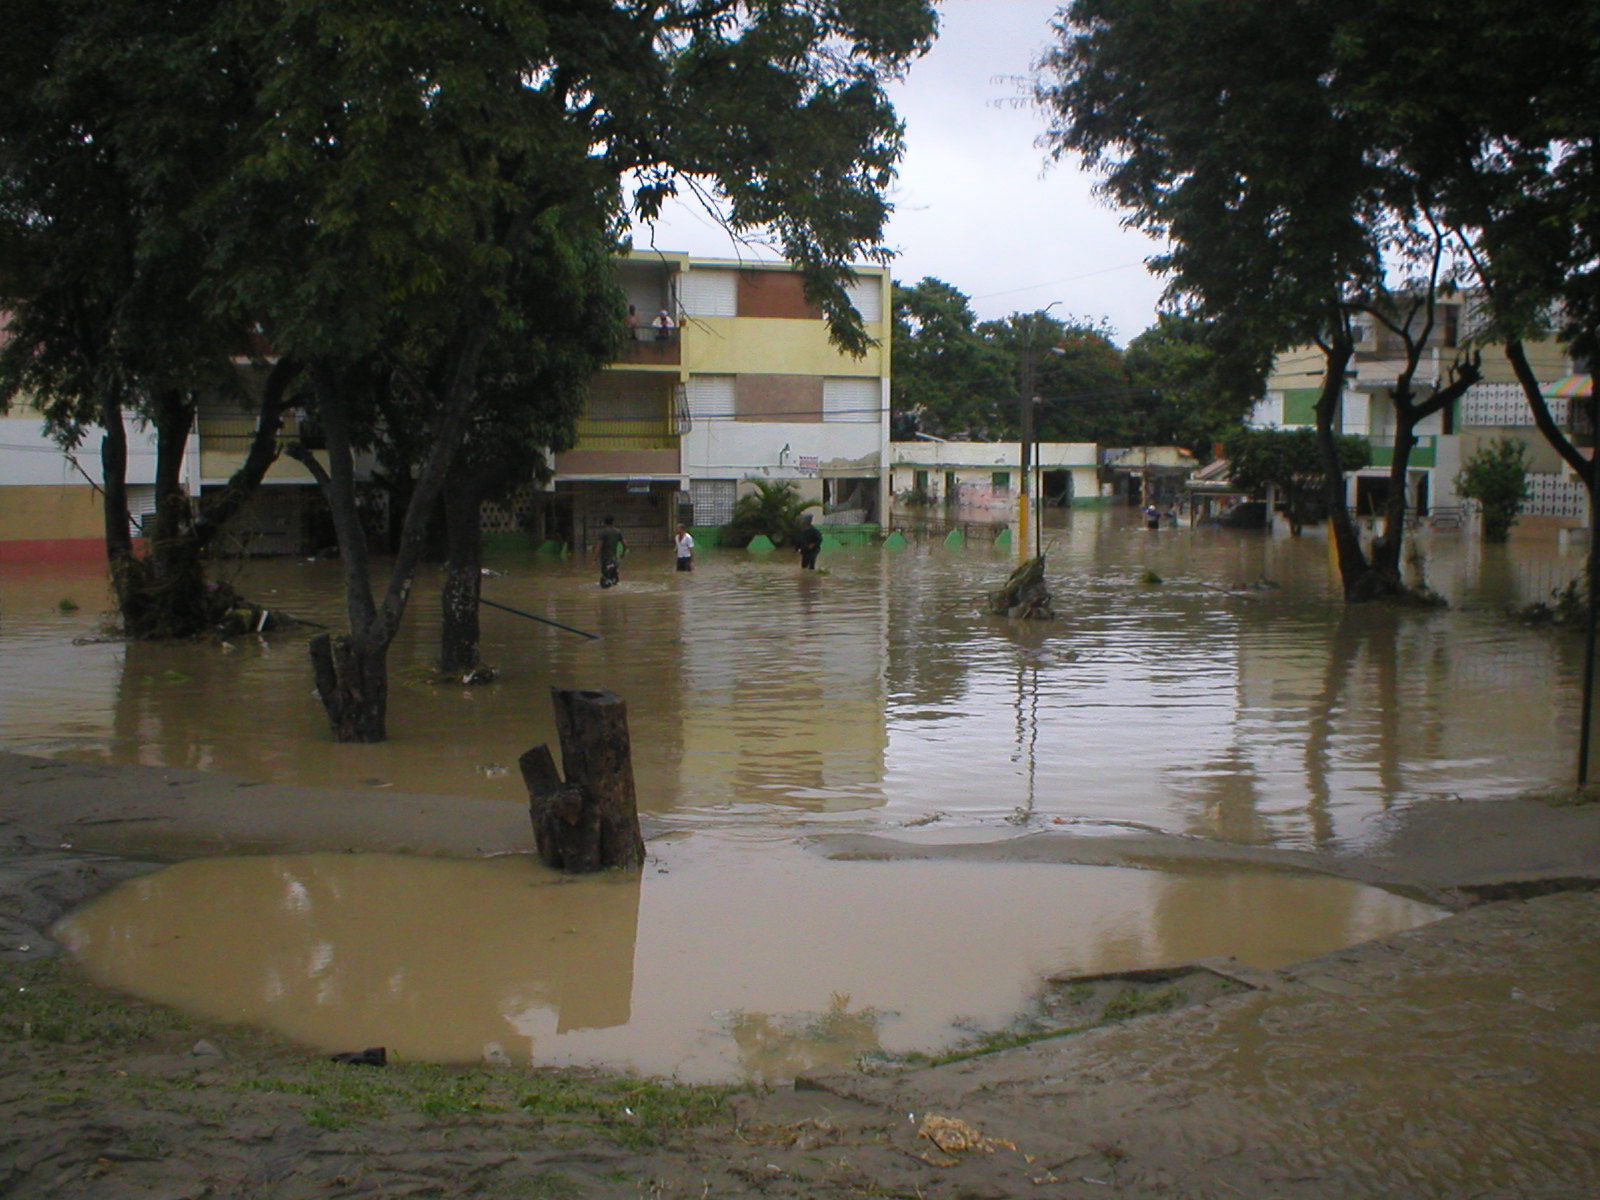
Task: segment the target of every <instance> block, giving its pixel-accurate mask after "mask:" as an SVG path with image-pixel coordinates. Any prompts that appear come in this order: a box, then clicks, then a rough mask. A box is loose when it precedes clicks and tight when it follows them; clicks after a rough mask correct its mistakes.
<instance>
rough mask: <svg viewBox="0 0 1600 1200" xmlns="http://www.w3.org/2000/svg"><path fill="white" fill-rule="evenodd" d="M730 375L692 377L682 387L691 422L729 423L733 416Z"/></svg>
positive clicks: (732, 381) (732, 379)
mask: <svg viewBox="0 0 1600 1200" xmlns="http://www.w3.org/2000/svg"><path fill="white" fill-rule="evenodd" d="M734 394H735V389H734V377H733V376H732V375H692V376H690V377H689V382H688V383H687V384H686V385H685V386H684V399H685V401H686V402H687V404H688V408H689V419H690V420H691V421H729V420H732V419H733V414H734Z"/></svg>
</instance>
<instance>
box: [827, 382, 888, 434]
mask: <svg viewBox="0 0 1600 1200" xmlns="http://www.w3.org/2000/svg"><path fill="white" fill-rule="evenodd" d="M881 397H882V389H881V388H880V386H879V384H878V380H877V379H876V378H872V379H824V380H823V381H822V419H823V420H824V421H865V422H868V423H870V424H877V422H878V421H879V419H880V418H881V417H882V415H883V412H882V410H883V401H882V398H881Z"/></svg>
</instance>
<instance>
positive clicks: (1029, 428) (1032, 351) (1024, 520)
mask: <svg viewBox="0 0 1600 1200" xmlns="http://www.w3.org/2000/svg"><path fill="white" fill-rule="evenodd" d="M1060 303H1061V301H1059V300H1052V301H1050V303H1049V304H1046V305H1045V306H1044V307H1043V308H1041V309H1040V310H1039V311H1038V312H1037V313H1030V314H1029V315H1028V316H1027V317H1025V318H1023V319H1024V320H1026V321H1027V322H1028V326H1027V332H1026V335H1025V337H1024V339H1023V343H1022V393H1021V395H1020V396H1019V397H1018V399H1019V401H1020V403H1021V406H1022V413H1021V416H1022V420H1021V423H1020V428H1021V433H1022V471H1021V476H1022V478H1021V480H1020V484H1021V486H1020V487H1018V488H1017V561H1018V562H1027V561H1028V549H1029V546H1028V543H1029V541H1030V540H1031V541H1033V542H1034V544H1035V546H1038V547H1040V548H1039V549H1036V550H1035V554H1042V553H1043V552H1044V551H1043V549H1042V543H1043V537H1042V532H1043V531H1042V530H1041V531H1040V533H1039V534H1036V535H1035V536H1034V537H1033V538H1032V539H1030V538H1029V537H1028V522H1029V520H1030V518H1032V517H1033V511H1032V504H1031V499H1032V496H1031V493H1032V491H1033V488H1032V486H1031V476H1032V475H1033V449H1034V447H1033V406H1034V403H1035V402H1036V401H1037V399H1038V397H1036V396H1035V395H1034V394H1033V377H1034V368H1035V367H1036V366H1037V354H1038V348H1037V347H1036V346H1035V345H1034V339H1035V338H1036V337H1037V336H1038V334H1039V325H1040V324H1042V323H1043V321H1044V319H1045V318H1046V317H1047V316H1048V315H1049V313H1050V310H1051V309H1052V308H1054V307H1055V306H1056V305H1058V304H1060ZM1057 353H1059V351H1058V352H1057ZM1038 520H1039V523H1040V524H1043V522H1044V516H1043V514H1040V516H1039V517H1038Z"/></svg>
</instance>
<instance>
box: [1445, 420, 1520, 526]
mask: <svg viewBox="0 0 1600 1200" xmlns="http://www.w3.org/2000/svg"><path fill="white" fill-rule="evenodd" d="M1456 491H1458V492H1460V493H1461V494H1462V495H1463V496H1465V497H1466V498H1467V499H1468V500H1475V501H1477V502H1478V504H1479V506H1480V507H1481V508H1482V509H1483V540H1484V541H1486V542H1504V541H1505V540H1507V539H1508V538H1509V537H1510V536H1511V527H1512V526H1513V525H1515V524H1516V523H1517V514H1518V513H1520V512H1521V511H1522V505H1523V503H1524V502H1525V501H1526V500H1527V499H1528V495H1529V491H1528V448H1527V447H1526V446H1524V445H1523V444H1522V443H1521V442H1519V441H1517V440H1516V439H1515V438H1496V439H1495V440H1494V441H1492V442H1490V443H1488V444H1487V445H1484V446H1480V447H1479V448H1478V451H1477V453H1476V454H1474V455H1473V456H1472V457H1471V458H1469V459H1467V461H1466V463H1465V464H1464V465H1463V466H1462V468H1461V470H1460V471H1459V472H1458V473H1457V475H1456Z"/></svg>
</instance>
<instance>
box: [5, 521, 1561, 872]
mask: <svg viewBox="0 0 1600 1200" xmlns="http://www.w3.org/2000/svg"><path fill="white" fill-rule="evenodd" d="M1070 516H1071V518H1072V523H1071V524H1069V525H1067V526H1065V527H1059V528H1054V529H1052V530H1051V531H1050V533H1051V541H1052V551H1051V558H1050V564H1051V575H1052V584H1053V586H1054V589H1055V592H1056V600H1057V609H1058V612H1059V613H1060V616H1061V619H1060V620H1059V621H1058V622H1055V623H1053V624H1049V625H1030V626H1027V627H1023V628H1016V627H1013V626H1009V625H1008V624H1007V623H1005V622H1003V621H997V620H995V619H993V618H990V617H988V616H986V615H984V614H983V612H982V611H981V606H980V604H979V603H978V601H979V599H980V598H981V596H982V594H983V592H984V590H985V588H987V587H988V586H990V585H992V584H993V583H994V582H996V581H997V580H998V579H999V578H1002V577H1003V576H1004V573H1005V571H1006V569H1007V568H1008V566H1009V560H1008V559H1007V558H1005V557H1004V556H1003V555H996V554H995V553H993V552H992V551H987V550H981V549H969V550H965V551H950V550H946V549H945V548H944V547H943V546H942V545H938V544H935V545H931V546H921V547H913V548H911V549H909V550H907V551H904V552H899V553H896V552H885V551H879V550H876V549H863V550H843V551H833V552H828V555H827V558H826V560H825V562H824V565H825V567H826V568H827V571H828V573H827V574H825V575H822V574H819V575H817V576H810V575H804V576H803V575H801V574H800V573H799V572H798V571H797V570H796V569H795V564H794V562H793V561H792V558H791V557H790V556H787V555H785V554H783V553H782V552H777V553H774V554H773V555H771V556H769V557H767V558H758V557H754V556H749V555H746V554H743V553H735V552H724V553H717V552H714V551H713V552H703V553H701V554H700V555H699V557H698V560H697V563H696V569H695V571H694V572H693V573H692V574H687V575H684V574H678V573H676V572H674V571H673V570H672V564H671V559H670V551H668V550H662V551H660V552H659V553H657V554H655V555H653V556H651V555H647V554H644V553H637V554H635V555H634V556H632V557H630V558H629V559H628V560H627V562H626V563H625V565H624V569H623V583H622V586H621V587H619V588H617V589H614V590H611V591H602V590H601V589H599V588H598V587H596V586H595V581H594V579H593V578H592V576H593V571H592V569H591V568H590V567H589V566H588V565H587V564H584V563H577V564H560V563H555V562H548V561H546V562H532V561H529V560H526V559H518V560H501V561H498V562H495V563H494V564H493V566H494V567H495V568H496V569H498V570H500V571H502V572H504V574H503V575H502V576H501V577H497V578H491V579H489V580H486V582H485V586H484V595H485V596H486V597H487V598H490V599H493V600H497V601H499V602H501V603H504V604H510V605H512V606H514V607H518V608H524V609H527V610H528V611H530V612H534V613H538V614H540V615H543V616H547V617H550V618H552V619H555V620H559V621H563V622H565V623H567V624H570V625H574V626H577V627H579V628H582V629H586V630H590V631H593V632H596V633H599V634H601V635H602V636H601V639H600V640H598V641H585V640H583V639H580V638H576V637H574V636H572V635H570V634H567V633H563V632H561V631H559V630H556V629H553V628H550V627H548V626H545V625H541V624H537V623H535V622H533V621H529V620H526V619H524V618H521V617H518V616H514V615H512V614H509V613H504V612H500V611H497V610H493V609H486V610H484V614H483V615H484V657H485V658H486V660H487V661H489V662H490V663H493V664H494V665H496V666H497V667H498V668H499V669H500V670H501V676H500V680H499V682H497V683H495V684H492V685H490V686H488V687H479V688H464V687H459V686H449V685H441V684H439V683H438V682H436V681H435V679H434V677H433V675H432V673H431V671H430V663H431V661H432V659H433V656H434V653H435V629H436V613H437V600H436V591H435V587H434V581H433V580H429V579H424V580H422V581H420V582H419V584H418V586H417V589H416V592H415V597H416V598H415V600H414V602H413V604H412V606H411V611H410V614H409V616H408V620H407V625H406V629H405V631H404V633H403V634H402V637H401V640H400V641H399V643H398V644H397V645H396V646H395V648H394V651H393V653H392V654H391V659H390V662H391V675H392V690H391V700H390V713H391V717H390V732H391V740H390V741H388V742H386V743H383V744H381V745H378V746H335V745H331V744H330V743H329V742H328V740H327V737H326V731H325V725H324V723H323V721H322V718H321V716H320V710H319V708H318V706H317V705H316V703H315V701H314V699H313V697H312V694H311V680H310V672H309V668H308V666H307V662H306V656H305V646H304V641H305V639H304V637H302V636H291V635H276V634H275V635H269V636H267V637H265V638H255V637H247V638H240V639H236V640H235V641H233V642H231V643H227V644H224V645H221V646H218V645H215V644H207V643H196V644H193V645H182V646H172V645H162V646H149V645H126V646H125V645H120V644H99V645H95V644H91V645H75V644H73V638H74V637H75V636H82V635H88V634H92V633H93V632H94V630H95V628H96V625H97V619H98V615H99V613H100V612H101V611H102V610H103V609H104V607H105V601H104V588H103V585H102V584H101V583H100V581H99V579H98V577H97V576H96V575H95V574H94V573H93V572H86V573H81V574H79V575H77V576H75V577H74V576H65V577H63V576H61V575H59V574H51V573H42V574H34V575H31V576H30V575H25V574H21V573H19V571H18V570H17V569H16V568H13V567H8V568H7V569H6V573H5V575H4V577H3V578H0V744H4V745H5V746H7V747H8V748H12V749H21V750H29V751H33V752H39V753H45V754H51V755H59V756H62V757H67V758H73V759H80V760H96V761H100V760H104V761H111V762H140V763H148V764H172V765H183V766H193V767H200V768H205V769H215V770H225V771H231V772H236V773H239V774H243V775H247V776H254V777H258V778H269V779H273V780H275V781H279V782H283V783H299V784H328V785H334V786H341V787H366V788H380V789H381V788H404V789H409V790H417V791H434V792H442V793H449V794H469V795H481V796H493V797H503V798H505V799H506V800H508V801H514V800H518V799H520V796H521V788H520V782H519V781H518V779H517V778H516V777H515V769H514V764H515V761H516V758H517V756H518V755H519V754H520V753H521V752H522V751H523V750H525V749H527V748H528V747H529V746H532V745H535V744H537V743H540V742H545V741H550V742H553V741H554V735H553V727H552V718H551V711H550V704H549V699H548V693H547V689H548V688H549V687H550V686H552V685H555V686H582V687H607V688H611V689H612V690H614V691H617V692H618V693H620V694H621V695H622V696H623V697H624V698H625V699H627V701H628V703H629V715H630V721H631V726H632V735H633V745H634V765H635V771H636V774H637V778H638V783H639V793H640V797H641V804H642V805H643V807H644V808H645V810H646V811H647V813H649V814H651V815H653V816H654V817H655V818H657V819H659V820H660V821H662V822H664V823H666V824H669V825H704V824H708V823H709V824H712V825H719V826H720V825H724V824H727V823H729V822H740V821H745V820H752V821H755V822H756V823H758V824H761V825H768V824H770V823H772V822H774V821H777V822H788V821H795V822H806V823H816V822H828V823H837V822H839V821H846V822H852V823H854V822H866V823H868V824H872V825H884V824H888V825H902V824H906V823H910V822H919V823H922V822H929V821H932V822H934V823H935V824H936V825H937V826H939V827H942V828H950V829H955V830H958V831H960V832H961V834H962V836H966V835H968V834H970V833H971V832H972V831H973V830H974V829H975V828H983V829H999V830H1001V831H1003V832H1007V833H1009V832H1014V831H1016V830H1019V829H1026V828H1030V827H1033V828H1037V827H1048V826H1051V825H1054V824H1059V823H1060V822H1072V823H1074V824H1078V825H1083V824H1098V825H1105V826H1107V827H1111V828H1115V827H1120V826H1123V825H1135V826H1140V827H1156V828H1160V829H1163V830H1167V831H1171V832H1186V833H1194V834H1200V835H1204V836H1208V837H1218V838H1223V839H1225V840H1229V841H1236V842H1251V843H1264V844H1275V845H1282V846H1296V847H1307V846H1318V845H1325V844H1327V843H1329V842H1330V841H1333V840H1335V839H1343V840H1359V839H1361V838H1362V837H1364V836H1365V834H1366V831H1367V829H1368V828H1369V826H1370V819H1371V818H1372V817H1373V816H1374V815H1376V814H1378V813H1381V812H1382V811H1384V810H1386V809H1388V808H1390V807H1392V806H1395V805H1402V804H1405V803H1406V802H1408V801H1410V800H1412V799H1414V798H1417V797H1422V796H1437V795H1449V794H1465V795H1470V796H1474V797H1481V796H1497V795H1505V794H1509V793H1513V792H1516V791H1519V790H1522V789H1524V788H1527V787H1529V786H1536V785H1541V784H1544V783H1546V782H1548V781H1550V780H1554V779H1561V778H1566V777H1568V776H1569V775H1570V772H1571V770H1572V761H1573V758H1574V753H1575V745H1576V740H1577V739H1576V720H1577V710H1578V691H1577V689H1578V681H1577V678H1576V676H1577V667H1578V664H1579V663H1580V661H1581V655H1580V652H1579V647H1578V645H1577V644H1576V642H1575V641H1573V640H1571V639H1567V638H1563V637H1561V636H1559V635H1552V634H1549V633H1547V632H1540V631H1529V630H1524V629H1522V628H1520V627H1517V626H1515V625H1512V624H1509V623H1508V622H1507V621H1505V620H1504V619H1503V608H1504V606H1505V605H1506V604H1508V603H1514V602H1526V601H1527V600H1532V599H1539V598H1542V596H1543V595H1544V594H1545V593H1546V592H1548V590H1549V587H1551V586H1554V585H1557V584H1560V583H1564V582H1565V581H1566V580H1567V579H1568V578H1570V577H1571V576H1572V574H1574V573H1575V572H1576V571H1577V570H1578V568H1579V561H1578V559H1577V558H1576V556H1568V557H1562V556H1559V555H1558V554H1557V553H1556V552H1555V551H1554V550H1553V549H1551V550H1547V551H1543V552H1542V554H1535V553H1533V552H1531V551H1526V550H1525V549H1523V548H1521V547H1519V548H1518V549H1517V550H1516V551H1514V552H1512V554H1511V555H1508V554H1507V553H1506V552H1504V551H1503V550H1502V551H1499V552H1494V551H1491V550H1487V549H1484V548H1481V547H1476V546H1471V545H1463V544H1462V543H1461V541H1460V540H1459V539H1456V538H1452V539H1439V540H1438V541H1437V542H1436V543H1435V544H1434V545H1432V546H1429V547H1428V548H1427V565H1426V569H1427V575H1428V579H1429V581H1430V583H1432V584H1433V586H1434V587H1436V588H1437V589H1438V590H1440V591H1441V592H1443V593H1444V594H1445V595H1446V596H1448V597H1449V598H1450V599H1451V600H1452V601H1453V607H1452V608H1450V609H1449V610H1447V611H1443V612H1423V611H1408V612H1397V611H1394V610H1391V609H1386V608H1383V607H1377V606H1365V607H1361V608H1347V607H1346V606H1344V605H1343V604H1341V603H1339V602H1338V601H1337V599H1336V597H1335V595H1334V592H1333V589H1332V586H1331V580H1330V577H1329V570H1328V561H1327V552H1326V546H1325V543H1322V542H1320V541H1317V540H1315V539H1310V538H1308V539H1304V540H1301V541H1294V540H1291V539H1278V540H1272V539H1267V538H1263V537H1260V536H1257V535H1252V534H1242V533H1233V532H1228V531H1205V530H1176V531H1166V530H1164V531H1162V532H1161V533H1160V534H1157V535H1153V536H1152V535H1149V534H1146V533H1144V532H1143V531H1142V530H1140V529H1138V528H1136V527H1134V526H1130V525H1129V524H1128V523H1127V515H1126V514H1124V513H1121V512H1113V513H1100V514H1095V513H1078V514H1070ZM1147 570H1148V571H1152V572H1154V573H1155V574H1157V575H1158V576H1159V577H1160V578H1161V580H1162V582H1161V583H1160V584H1159V585H1150V584H1144V583H1141V582H1140V579H1141V575H1142V573H1143V572H1145V571H1147ZM1263 581H1265V582H1263ZM238 583H239V584H240V586H241V587H243V588H244V589H245V590H246V591H247V592H248V593H249V594H251V595H253V596H254V597H256V598H257V599H258V600H260V601H262V602H264V603H267V604H269V605H281V606H282V607H283V608H285V609H287V610H289V611H292V612H294V613H296V614H298V615H301V616H303V617H307V618H309V619H313V620H319V621H323V622H325V623H328V624H330V625H337V623H338V622H339V621H340V619H341V618H340V613H339V599H338V598H339V595H340V592H341V583H340V580H339V576H338V567H337V565H336V564H331V563H308V562H301V561H294V562H260V563H253V564H249V565H248V566H247V568H246V569H245V570H244V572H243V574H242V577H241V578H240V579H239V580H238ZM1240 585H1247V586H1244V587H1241V586H1240ZM65 596H70V597H71V598H73V599H74V600H76V602H77V603H78V604H79V606H80V607H79V609H78V611H77V612H75V613H70V614H61V613H58V612H56V611H55V607H54V606H55V605H56V603H57V601H58V600H59V599H61V598H63V597H65Z"/></svg>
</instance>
